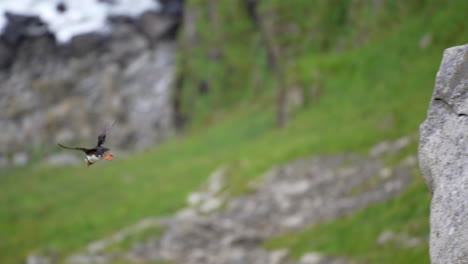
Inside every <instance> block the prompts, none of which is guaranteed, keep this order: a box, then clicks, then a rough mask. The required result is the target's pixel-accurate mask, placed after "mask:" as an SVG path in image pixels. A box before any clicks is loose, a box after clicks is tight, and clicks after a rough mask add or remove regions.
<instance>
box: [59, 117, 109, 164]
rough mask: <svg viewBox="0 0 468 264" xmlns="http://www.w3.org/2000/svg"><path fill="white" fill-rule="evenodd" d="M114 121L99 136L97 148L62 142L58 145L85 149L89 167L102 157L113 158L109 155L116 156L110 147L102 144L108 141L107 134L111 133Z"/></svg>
mask: <svg viewBox="0 0 468 264" xmlns="http://www.w3.org/2000/svg"><path fill="white" fill-rule="evenodd" d="M114 123H115V121H114V122H112V123H111V124H109V125H108V126H107V127H106V128H105V129H104V131H102V133H101V134H100V135H99V136H98V142H97V145H96V147H95V148H91V149H88V148H72V147H67V146H64V145H62V144H60V143H58V145H59V146H60V147H62V148H66V149H74V150H81V151H83V152H84V153H85V154H86V158H85V161H86V165H87V166H88V167H89V166H91V165H93V164H94V163H96V162H97V161H98V160H100V159H102V158H104V159H106V160H112V159H111V158H110V157H108V156H111V157H114V155H112V154H110V153H109V152H110V148H105V147H103V146H102V144H104V142H105V141H106V137H107V134H108V133H109V130H110V129H111V128H112V126H113V125H114Z"/></svg>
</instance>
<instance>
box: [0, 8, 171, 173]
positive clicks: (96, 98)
mask: <svg viewBox="0 0 468 264" xmlns="http://www.w3.org/2000/svg"><path fill="white" fill-rule="evenodd" d="M111 23H112V31H111V32H110V33H109V34H108V35H100V34H97V33H89V34H85V35H79V36H75V37H74V38H73V39H72V40H71V42H70V43H68V44H66V45H61V44H57V43H56V42H55V40H54V37H53V36H52V35H50V34H48V33H44V34H43V35H39V36H30V35H24V36H22V37H21V38H17V39H15V38H13V39H11V40H9V39H8V38H7V36H6V35H4V36H3V38H2V39H0V66H2V67H0V109H2V111H1V113H0V127H1V133H0V156H9V157H12V156H14V153H29V152H31V150H32V149H36V150H37V149H41V150H42V151H44V152H45V153H52V152H55V151H56V144H55V143H56V142H61V143H63V144H66V145H83V146H85V147H86V146H87V147H92V146H93V145H94V144H95V143H96V137H97V135H98V134H99V133H100V132H101V131H102V129H103V128H104V127H105V126H106V124H108V123H109V122H111V121H112V120H116V125H115V128H114V129H113V130H112V132H111V134H112V135H111V136H110V137H109V139H108V143H109V145H110V146H111V147H112V148H114V149H115V148H117V149H128V150H141V149H143V148H145V147H149V146H154V145H155V144H157V143H158V142H160V141H161V140H162V139H164V138H165V137H167V136H168V135H170V134H172V132H173V125H172V124H173V122H172V116H173V113H172V97H171V96H172V95H171V90H172V86H173V79H174V71H175V68H174V66H175V65H174V56H175V49H176V47H175V39H174V36H173V34H174V27H175V25H177V23H179V18H177V17H173V16H168V15H165V14H160V13H154V12H147V13H145V14H143V15H142V16H141V17H140V18H137V19H136V20H132V19H130V18H113V19H112V21H111ZM27 26H28V25H16V27H17V29H20V28H25V27H26V28H27ZM15 32H17V31H15ZM4 34H5V33H4ZM171 34H172V35H171ZM5 54H6V55H8V57H5V56H3V55H5ZM2 60H3V61H4V62H2ZM11 153H13V154H11ZM23 160H24V159H21V162H20V163H22V161H23ZM7 163H9V164H11V165H14V163H15V162H14V161H13V160H12V159H11V158H9V159H7Z"/></svg>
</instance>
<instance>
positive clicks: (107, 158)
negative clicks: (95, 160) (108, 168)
mask: <svg viewBox="0 0 468 264" xmlns="http://www.w3.org/2000/svg"><path fill="white" fill-rule="evenodd" d="M104 158H105V159H106V160H112V159H111V158H109V157H104Z"/></svg>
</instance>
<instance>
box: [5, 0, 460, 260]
mask: <svg viewBox="0 0 468 264" xmlns="http://www.w3.org/2000/svg"><path fill="white" fill-rule="evenodd" d="M280 2H281V1H276V2H275V3H280ZM308 2H310V1H307V3H308ZM322 2H323V1H322ZM427 2H428V3H432V5H428V6H429V7H428V8H424V9H421V12H415V13H411V15H407V16H403V15H401V14H400V15H401V16H400V17H399V18H398V21H397V22H395V24H392V25H391V26H389V27H388V30H383V31H375V32H374V33H373V34H374V35H373V37H372V38H371V41H372V42H371V43H370V44H367V45H364V46H360V47H358V48H356V49H353V50H347V51H346V52H339V51H327V52H324V53H323V54H322V53H316V52H314V53H307V47H305V46H304V47H302V46H301V52H302V53H301V54H300V56H298V57H297V58H296V59H295V60H294V61H293V62H292V63H290V67H289V68H288V69H287V70H288V74H289V76H293V77H294V78H293V80H294V81H295V82H297V83H298V84H300V85H302V86H303V87H305V88H307V87H309V86H310V85H311V84H313V83H315V82H317V72H319V74H320V85H321V89H322V93H321V95H320V97H319V98H316V99H315V101H314V102H313V103H310V104H308V105H307V106H305V107H303V108H298V109H295V110H294V113H293V116H292V120H291V122H290V124H289V125H288V126H286V127H284V128H275V127H274V123H275V122H274V116H273V113H274V112H275V111H274V107H273V106H274V102H275V99H274V94H273V89H272V88H271V87H272V82H271V81H269V80H268V74H266V73H265V71H264V70H262V69H257V68H258V67H265V65H266V63H265V61H264V59H265V54H264V53H262V52H259V53H258V57H251V56H246V54H244V53H243V50H242V49H243V47H242V45H241V43H243V42H242V41H243V36H244V35H245V34H251V33H252V30H253V29H252V27H251V25H250V26H249V25H248V24H246V23H240V24H238V25H233V26H235V28H234V29H235V33H236V34H235V36H234V37H233V36H226V38H224V37H223V36H221V37H220V39H232V40H233V42H232V43H231V44H230V45H228V46H226V47H225V50H224V52H225V53H226V58H225V60H224V61H221V62H210V63H209V67H204V66H205V62H204V61H203V60H202V59H200V57H203V56H205V57H206V50H203V47H197V49H199V50H196V51H194V52H195V53H194V55H193V58H194V59H193V61H194V63H195V64H196V65H191V67H192V68H190V69H189V70H190V71H192V72H189V73H187V74H189V75H188V78H187V79H186V81H187V82H189V84H187V83H185V84H184V85H185V86H184V87H186V88H187V89H188V90H187V91H188V92H187V94H186V95H185V96H186V99H187V100H186V101H190V100H192V101H193V103H194V104H200V105H201V106H200V107H202V108H203V109H204V110H203V111H195V112H196V113H205V114H203V115H202V116H197V117H196V119H195V120H194V122H193V126H191V127H190V129H189V130H188V131H187V132H186V133H185V134H184V135H181V136H180V137H177V138H173V139H171V140H169V141H168V142H166V143H165V144H163V145H162V146H161V147H160V148H158V149H157V150H148V151H145V152H143V153H139V154H136V155H135V156H132V157H131V158H128V159H126V158H119V156H118V153H115V154H117V157H116V158H115V159H114V160H113V161H112V162H101V163H99V164H97V165H95V166H93V167H90V168H86V167H84V165H83V167H60V168H50V167H46V166H32V167H27V168H21V169H10V170H2V171H1V172H0V173H1V175H0V262H1V263H20V262H22V261H23V260H24V258H25V257H26V256H27V254H29V253H31V252H34V251H36V250H38V249H41V248H53V249H56V250H58V252H60V255H61V256H62V257H65V256H66V255H67V254H69V253H72V252H75V251H78V250H80V249H81V248H82V247H83V246H85V245H86V244H88V243H90V242H92V241H94V240H97V239H100V238H102V237H106V236H108V235H111V234H113V233H114V232H115V231H117V230H119V229H121V228H123V227H126V226H128V225H131V224H134V223H135V222H138V221H139V220H140V219H142V218H145V217H148V216H167V215H171V214H173V213H174V212H176V211H177V210H178V209H180V208H181V207H183V206H184V205H185V199H186V197H187V195H188V194H189V193H190V192H191V191H193V190H195V189H197V188H198V187H199V186H200V185H202V183H203V182H204V180H205V179H206V178H207V177H208V175H209V174H210V173H211V172H212V171H213V170H214V169H216V168H218V167H219V166H221V165H225V164H234V165H235V166H234V168H236V169H235V170H232V171H230V179H229V183H228V185H229V186H228V191H229V193H230V194H232V195H238V194H242V193H244V192H246V191H248V190H249V189H248V187H247V186H248V182H250V181H252V180H255V179H257V178H258V177H260V176H261V175H262V174H263V173H264V172H265V171H267V170H268V169H270V168H271V167H272V166H274V165H278V164H284V163H287V162H288V161H291V160H294V159H296V158H301V157H304V156H312V155H316V154H322V153H337V152H342V151H356V152H366V151H367V150H368V149H369V148H370V147H371V146H372V145H374V144H375V143H377V142H379V141H380V140H384V139H395V138H398V137H400V136H402V135H407V134H411V133H414V132H415V131H417V129H418V126H419V124H420V123H421V122H422V121H423V119H424V117H425V113H426V110H427V107H428V105H429V103H428V102H429V98H430V96H431V94H432V90H433V85H434V78H435V74H436V71H437V69H438V67H439V64H440V60H441V55H442V51H443V49H444V48H446V47H449V46H454V45H460V44H464V41H466V39H465V38H466V32H467V27H466V23H465V16H464V13H463V12H460V11H461V10H466V8H464V7H466V1H450V2H449V3H448V2H447V3H445V4H444V5H445V6H444V7H445V8H433V7H434V3H436V2H437V1H427ZM194 3H197V2H194ZM226 3H227V2H226ZM229 3H230V4H229V6H228V5H227V4H226V6H225V8H224V9H226V10H225V11H226V12H227V11H229V12H233V11H232V10H235V9H231V6H230V5H232V3H231V2H229ZM323 3H325V2H323ZM302 4H306V2H305V1H303V2H302ZM431 6H432V8H431ZM233 8H234V7H233ZM224 9H223V10H224ZM418 11H419V10H418ZM405 12H410V11H405ZM228 18H229V19H230V21H233V23H237V22H236V21H237V20H236V19H235V18H236V15H235V14H230V15H229V17H228ZM428 18H430V19H428ZM390 21H391V19H387V20H385V23H390ZM223 25H224V24H223ZM229 25H231V24H230V23H227V24H226V26H229ZM306 26H308V25H307V24H304V27H306ZM428 28H431V30H432V31H431V32H433V35H434V37H433V42H432V44H431V45H430V46H429V47H428V48H427V49H424V50H423V49H420V48H418V45H417V43H418V41H419V39H420V37H421V36H423V35H424V34H425V33H427V30H428ZM234 29H233V30H234ZM228 32H229V30H226V31H224V33H225V34H228ZM252 34H253V33H252ZM353 34H354V35H353ZM353 34H352V35H353V36H355V35H356V34H357V33H353ZM293 37H294V36H293ZM296 37H297V36H296ZM335 37H336V36H335ZM292 39H293V40H294V38H292ZM258 41H259V40H258V36H257V35H256V36H254V37H252V39H250V40H249V41H248V42H246V43H248V45H249V47H250V48H252V50H253V51H254V52H250V53H248V54H250V55H252V54H254V53H255V52H256V51H258V50H259V46H258ZM285 41H286V42H285V43H289V42H288V41H291V40H290V39H288V40H285ZM297 41H298V39H296V40H295V41H292V42H291V43H295V42H297ZM308 41H309V42H311V43H312V42H313V40H308ZM252 50H251V51H252ZM315 50H316V49H315ZM243 58H249V59H248V60H247V59H246V60H243ZM230 60H232V61H230ZM206 63H208V62H206ZM222 65H223V66H222ZM226 65H227V66H226ZM247 65H252V66H253V67H257V68H254V69H252V71H250V70H249V69H248V68H245V67H247ZM189 66H190V65H189ZM224 66H226V67H227V69H230V67H231V68H232V69H234V70H232V71H230V70H226V69H224V68H222V67H224ZM237 68H240V69H239V70H237ZM197 70H199V71H200V72H197ZM185 71H187V69H185ZM216 72H220V73H222V74H220V75H219V76H218V75H216V74H214V73H216ZM226 75H230V76H228V77H229V78H226V82H224V79H223V78H224V77H226ZM244 75H245V76H244ZM255 75H259V76H260V77H258V76H257V77H258V79H259V80H260V81H259V82H256V81H255V80H257V77H256V76H255ZM200 76H202V77H200ZM203 76H205V77H206V76H212V77H213V85H215V86H216V85H218V86H222V87H227V88H226V89H229V93H226V94H228V95H230V94H233V95H232V96H227V97H229V98H227V99H226V100H225V101H226V102H227V101H228V102H229V103H227V104H226V105H227V106H226V107H221V106H222V105H224V102H225V101H223V100H221V101H218V102H217V103H216V104H215V105H216V106H219V107H216V108H213V107H212V106H213V101H216V100H217V99H220V98H221V97H220V96H222V95H223V94H224V93H225V90H220V89H221V88H219V87H218V88H219V89H218V88H216V87H215V88H216V89H218V90H216V89H215V90H216V91H217V92H216V93H214V94H213V95H211V94H210V95H208V97H207V98H200V97H193V94H192V93H194V91H193V90H190V89H189V88H190V87H191V86H190V85H191V84H190V82H192V81H193V84H194V85H196V84H198V83H199V82H198V81H200V79H202V78H203ZM246 76H247V77H246ZM244 81H245V82H246V83H248V85H247V87H249V89H250V88H252V87H254V86H256V85H265V86H267V87H266V88H265V89H263V92H254V91H253V90H249V89H247V90H242V89H241V88H242V84H243V83H244ZM213 87H214V86H213ZM236 89H239V90H236ZM252 89H253V88H252ZM254 95H255V96H254ZM244 97H248V98H247V99H245V98H244ZM198 98H200V100H198ZM239 98H241V99H239ZM242 98H244V100H242ZM210 107H211V108H210ZM185 110H186V111H190V110H191V107H186V109H185ZM206 113H209V114H206ZM389 117H390V120H392V121H391V122H388V120H389ZM386 120H387V121H386ZM387 123H389V124H387ZM49 143H50V144H53V142H49ZM109 143H110V144H112V139H111V138H110V139H109ZM414 151H416V150H414ZM416 178H420V176H417V177H416ZM427 206H428V194H427V191H426V188H425V186H424V184H423V183H422V181H421V180H418V181H416V183H415V185H414V186H412V187H411V188H410V189H408V191H407V192H405V193H404V194H403V195H402V196H401V197H398V198H396V199H393V200H391V201H388V202H385V203H382V204H378V205H374V206H371V207H369V208H368V209H365V210H363V211H361V212H359V213H357V214H355V215H352V216H349V217H346V218H344V219H339V220H336V221H333V222H330V223H323V224H321V225H319V226H317V227H312V228H311V229H310V230H307V231H305V232H303V233H297V234H294V235H292V236H289V237H288V236H285V237H282V238H278V239H275V240H274V241H272V242H271V244H269V246H271V247H276V246H278V247H280V246H281V247H283V246H287V247H290V248H291V249H292V250H293V252H295V253H294V255H295V256H299V255H300V254H301V253H303V252H305V251H307V250H323V251H324V252H327V253H330V254H337V255H349V256H351V257H353V258H356V259H360V260H365V261H369V262H370V263H385V262H380V261H386V259H391V258H390V257H388V258H386V256H390V255H399V256H401V259H397V260H395V259H394V258H393V260H395V261H394V262H393V263H405V262H403V259H407V260H412V262H411V263H424V262H427V248H426V247H420V248H417V249H415V250H406V249H401V248H399V247H398V245H386V246H385V247H382V248H376V247H374V246H373V245H374V242H375V239H376V237H377V236H378V235H379V234H380V233H381V232H382V230H383V229H391V230H395V231H401V232H408V233H409V234H412V235H418V236H419V235H421V236H422V235H424V234H426V233H427V225H426V224H424V221H426V220H427V217H428V215H427V213H428V212H427ZM356 240H358V241H359V240H362V243H355V242H356ZM396 252H398V254H397V253H396ZM400 260H401V261H400ZM388 263H390V262H388ZM407 263H410V262H407Z"/></svg>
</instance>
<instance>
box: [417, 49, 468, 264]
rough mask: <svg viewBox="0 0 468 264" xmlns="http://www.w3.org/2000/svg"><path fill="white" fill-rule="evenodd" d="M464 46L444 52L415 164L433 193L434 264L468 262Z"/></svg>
mask: <svg viewBox="0 0 468 264" xmlns="http://www.w3.org/2000/svg"><path fill="white" fill-rule="evenodd" d="M467 131H468V45H464V46H459V47H453V48H449V49H447V50H445V52H444V57H443V60H442V64H441V66H440V69H439V72H438V73H437V80H436V85H435V90H434V94H433V96H432V100H431V104H430V107H429V111H428V114H427V119H426V120H425V121H424V123H423V124H422V125H421V128H420V146H419V163H420V167H421V170H422V172H423V174H424V177H425V179H426V182H427V184H428V186H429V188H430V189H431V191H432V193H433V198H432V203H431V235H430V252H431V261H432V263H433V264H442V263H453V264H465V263H468V156H467V153H468V137H467V135H468V134H467Z"/></svg>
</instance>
